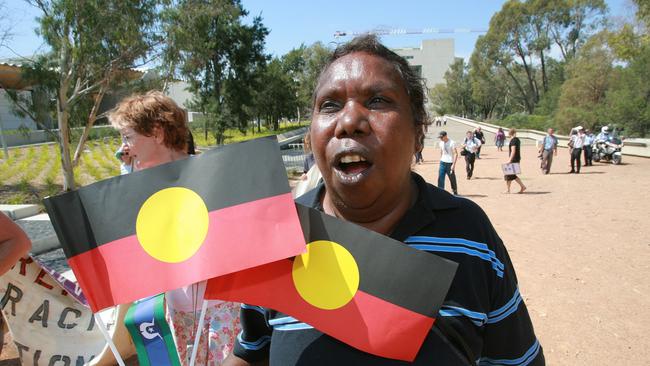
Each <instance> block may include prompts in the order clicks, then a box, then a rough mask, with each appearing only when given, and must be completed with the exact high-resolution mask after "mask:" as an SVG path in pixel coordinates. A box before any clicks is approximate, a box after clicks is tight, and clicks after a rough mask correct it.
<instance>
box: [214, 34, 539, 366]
mask: <svg viewBox="0 0 650 366" xmlns="http://www.w3.org/2000/svg"><path fill="white" fill-rule="evenodd" d="M424 101H425V94H424V88H423V83H422V80H421V79H420V78H419V77H418V76H417V75H416V74H415V72H414V71H413V70H412V69H411V68H410V67H409V65H408V63H407V62H406V60H404V59H403V58H402V57H400V56H398V55H397V54H395V53H394V52H392V51H391V50H389V49H388V48H386V47H385V46H383V45H382V44H380V43H379V41H378V40H377V38H376V36H374V35H365V36H362V37H357V38H355V39H353V40H352V41H351V42H350V43H347V44H344V45H341V46H339V47H338V48H337V49H336V50H335V51H334V53H333V54H332V56H331V57H330V59H329V60H328V62H327V63H326V65H325V66H324V69H323V71H322V73H321V75H320V77H319V79H318V82H317V86H316V90H315V92H314V98H313V110H312V124H311V137H312V149H313V151H314V157H315V159H316V164H317V165H318V167H319V169H320V171H321V172H322V174H323V180H324V183H323V184H320V185H319V186H318V187H317V188H315V189H314V190H312V191H310V192H308V193H306V194H305V195H304V196H302V197H300V199H298V202H299V203H301V204H304V205H308V206H311V207H313V208H316V209H318V210H321V211H323V212H325V213H326V214H329V215H332V216H336V217H338V218H340V219H341V220H346V221H350V222H353V223H356V224H358V225H361V226H363V227H365V228H367V229H369V230H373V231H375V232H377V233H381V234H384V235H388V236H391V237H392V238H394V239H396V240H400V241H403V242H405V243H406V244H407V245H418V246H419V245H420V244H422V245H423V246H424V247H426V248H427V249H424V250H427V251H431V252H434V253H435V254H436V255H439V256H442V257H446V258H449V259H450V260H453V261H455V262H456V263H458V264H459V267H458V271H457V272H456V277H455V278H454V282H453V284H452V285H451V288H450V290H449V292H448V293H447V298H446V300H445V304H443V308H442V309H441V311H440V314H439V316H438V317H437V319H436V322H435V324H436V325H434V326H433V328H432V329H431V331H430V332H429V334H428V335H427V338H426V339H425V341H424V343H423V345H422V347H421V348H420V351H419V353H418V355H417V357H416V359H415V360H414V361H413V363H412V364H414V365H434V364H435V365H468V364H472V365H475V364H476V363H477V362H478V361H481V363H485V364H492V363H494V364H496V363H502V362H507V363H508V364H510V363H512V364H515V361H516V360H517V359H519V358H522V359H525V360H526V363H527V364H528V365H542V364H543V363H544V357H543V354H542V351H541V347H540V346H539V342H538V341H537V340H536V338H535V335H534V332H533V330H532V325H531V323H530V319H529V317H528V314H527V312H526V310H525V305H524V304H523V302H522V301H520V300H521V298H520V297H519V292H518V290H517V284H516V279H515V278H516V276H515V273H514V270H513V268H512V264H511V263H510V261H509V259H508V255H507V252H506V250H505V247H504V246H503V244H502V242H501V240H500V239H499V238H498V235H497V234H496V233H495V232H494V229H493V228H492V225H491V224H490V222H489V220H488V219H487V217H486V216H485V213H483V211H482V210H481V209H480V208H479V207H478V206H477V205H476V204H474V203H472V202H471V201H469V200H466V199H463V198H459V197H455V196H453V195H451V194H449V193H447V192H445V191H444V190H442V189H438V188H436V187H434V186H432V185H430V184H428V183H426V182H425V181H424V179H423V178H422V177H420V176H419V175H417V174H416V173H414V172H412V171H411V167H412V157H413V154H414V153H415V151H417V150H418V149H420V148H421V147H422V141H423V137H424V126H426V125H427V124H428V123H429V121H428V118H427V114H426V109H425V103H424ZM459 242H464V243H470V242H471V243H476V244H477V245H480V246H483V245H485V246H486V253H487V252H488V251H490V252H491V253H494V256H495V257H494V260H497V261H498V263H499V265H498V266H497V267H496V268H497V269H498V271H497V272H495V269H494V267H493V266H492V264H493V263H492V262H491V261H485V260H483V259H481V258H480V256H472V255H468V253H470V252H471V251H470V250H469V249H468V250H461V246H460V245H458V244H457V243H459ZM424 243H429V244H424ZM432 243H438V244H436V245H431V244H432ZM442 243H446V244H442ZM454 243H456V244H454ZM478 243H483V244H478ZM488 262H490V263H488ZM502 265H503V267H502ZM501 268H503V271H502V270H501ZM386 270H387V271H390V268H386ZM420 280H425V281H435V278H431V277H430V276H427V274H426V273H423V274H422V277H421V278H420ZM513 299H514V300H513ZM515 302H516V304H517V306H515V307H512V308H511V307H509V306H507V304H514V303H515ZM505 307H507V309H508V310H505V309H506V308H505ZM459 309H461V311H459ZM465 309H472V310H471V311H465ZM478 313H482V314H485V321H477V320H476V318H474V316H473V315H472V314H478ZM490 314H501V315H503V319H507V320H506V321H502V319H500V318H497V317H495V316H493V315H490ZM280 316H282V315H281V314H277V313H276V312H274V311H272V310H270V309H265V308H260V307H254V308H253V307H252V306H242V312H241V320H242V333H241V334H240V336H239V337H238V338H237V343H236V344H235V352H234V355H233V356H231V357H229V359H228V360H227V363H226V364H227V365H229V366H233V365H250V364H253V363H254V364H267V362H268V364H270V365H272V366H274V365H282V366H293V365H310V366H319V365H404V364H405V362H404V361H395V360H391V359H386V358H380V357H377V356H373V355H370V354H367V353H364V352H362V351H359V350H357V349H354V348H352V347H350V346H347V345H346V344H344V343H342V342H339V341H337V340H335V339H333V338H331V337H329V336H327V335H324V334H323V333H321V332H320V331H318V330H316V329H314V328H312V327H311V326H310V325H309V324H304V323H300V322H299V321H296V322H295V324H291V327H290V329H287V328H286V327H285V328H283V329H281V330H280V329H275V330H274V329H273V325H274V324H278V321H277V320H279V319H278V318H279V317H280ZM276 319H277V320H276ZM283 319H286V318H283ZM294 320H295V319H294ZM404 342H409V340H408V339H404ZM502 360H506V361H502Z"/></svg>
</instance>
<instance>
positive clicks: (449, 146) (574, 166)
mask: <svg viewBox="0 0 650 366" xmlns="http://www.w3.org/2000/svg"><path fill="white" fill-rule="evenodd" d="M441 121H445V122H444V123H445V124H446V118H445V117H436V118H435V119H434V122H435V124H436V126H440V124H441V123H443V122H441ZM516 135H517V131H516V129H514V128H511V129H510V130H508V133H507V135H506V131H504V129H503V128H501V127H499V129H498V130H497V131H496V133H495V136H494V144H495V146H496V149H497V151H504V150H503V147H504V146H505V143H506V137H509V138H510V142H509V144H508V159H507V161H506V162H505V164H518V163H520V161H521V141H520V140H519V138H517V136H516ZM438 138H439V139H440V141H439V142H438V148H439V150H440V165H439V169H438V187H439V188H442V189H444V188H445V180H446V179H447V178H448V179H449V182H450V184H451V190H452V192H453V193H454V194H458V183H457V179H456V173H455V172H456V163H457V161H458V155H461V156H463V158H464V159H465V170H466V173H467V179H468V180H469V179H472V176H473V175H474V165H475V162H476V160H477V159H480V158H481V149H482V147H483V146H484V145H485V142H486V141H485V134H484V132H483V131H482V129H481V126H478V127H476V128H475V129H474V130H468V131H467V132H466V134H465V137H464V140H463V142H462V144H457V143H456V142H455V141H453V140H452V139H451V138H450V137H449V136H448V134H447V132H446V131H440V132H439V134H438ZM610 141H612V135H611V134H610V131H609V128H608V127H607V126H605V127H603V128H602V129H601V132H600V133H599V134H598V135H597V136H596V135H594V134H593V133H592V132H591V130H589V129H585V128H583V127H582V126H577V127H575V128H573V129H571V133H570V137H569V142H568V147H569V152H570V154H569V155H570V164H571V170H570V171H569V172H568V173H569V174H579V173H580V169H581V167H583V166H591V165H593V151H594V150H593V149H594V146H596V144H600V143H610ZM557 147H558V139H557V137H556V136H555V130H554V129H553V128H549V129H548V131H547V134H546V136H544V138H543V139H542V140H541V141H540V142H539V155H538V157H539V159H540V160H541V163H540V169H541V172H542V174H549V173H550V171H551V165H552V163H553V158H554V157H555V156H557ZM415 160H416V163H418V164H420V163H422V161H423V159H422V152H421V151H419V152H418V153H416V157H415ZM511 168H512V169H513V171H512V172H515V173H514V174H509V173H510V171H508V173H507V174H506V173H504V180H505V181H506V192H505V193H510V187H511V184H512V182H513V181H514V182H516V183H517V184H518V185H519V188H520V189H519V191H518V193H523V192H524V191H526V186H525V185H524V183H523V182H522V181H521V179H520V178H519V177H518V176H517V174H516V171H518V169H519V167H518V166H516V167H511Z"/></svg>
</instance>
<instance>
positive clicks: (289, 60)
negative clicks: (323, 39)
mask: <svg viewBox="0 0 650 366" xmlns="http://www.w3.org/2000/svg"><path fill="white" fill-rule="evenodd" d="M330 55H331V50H329V49H328V48H327V47H325V46H323V44H322V43H320V42H316V43H314V44H312V45H311V46H309V47H306V46H305V45H301V46H300V47H298V48H294V49H293V50H291V51H289V52H288V53H287V54H286V55H284V56H282V59H281V62H282V69H283V70H284V71H285V72H286V73H287V74H288V76H289V77H290V79H291V82H293V83H294V84H295V88H296V89H297V90H296V105H297V108H298V110H299V111H300V116H297V117H298V118H300V117H301V116H304V115H306V114H308V113H310V111H311V107H312V105H311V103H312V94H313V92H314V89H315V88H316V83H317V81H318V76H319V74H320V72H321V70H322V69H323V67H324V66H325V64H326V63H327V60H328V59H329V57H330Z"/></svg>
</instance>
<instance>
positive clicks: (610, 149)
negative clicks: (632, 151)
mask: <svg viewBox="0 0 650 366" xmlns="http://www.w3.org/2000/svg"><path fill="white" fill-rule="evenodd" d="M622 149H623V141H622V140H621V139H620V138H619V137H618V136H617V134H616V131H614V133H613V134H611V135H610V134H609V130H608V128H607V127H603V129H602V131H601V133H600V134H599V135H598V137H597V138H596V141H595V143H594V144H593V147H592V151H593V153H592V159H593V161H595V162H600V161H607V162H610V161H611V162H612V163H613V164H614V165H618V164H620V163H621V160H622V158H623V154H622V153H621V150H622Z"/></svg>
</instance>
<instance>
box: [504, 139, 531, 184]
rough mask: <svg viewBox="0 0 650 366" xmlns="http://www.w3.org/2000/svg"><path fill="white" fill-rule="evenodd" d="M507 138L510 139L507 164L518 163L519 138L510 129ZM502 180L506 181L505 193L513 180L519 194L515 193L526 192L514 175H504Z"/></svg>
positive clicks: (519, 152)
mask: <svg viewBox="0 0 650 366" xmlns="http://www.w3.org/2000/svg"><path fill="white" fill-rule="evenodd" d="M508 137H510V144H509V145H508V163H509V164H512V163H519V162H520V161H521V141H519V138H518V137H517V130H515V129H514V128H511V129H510V131H508ZM503 179H505V181H506V189H507V190H506V193H510V185H512V181H513V180H514V181H515V182H517V184H519V192H517V193H524V191H525V190H526V186H525V185H524V183H523V182H522V181H521V179H520V178H519V177H518V176H517V175H516V174H508V175H505V176H504V177H503Z"/></svg>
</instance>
